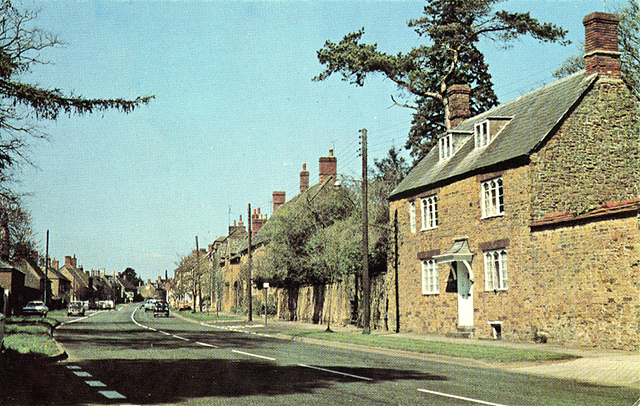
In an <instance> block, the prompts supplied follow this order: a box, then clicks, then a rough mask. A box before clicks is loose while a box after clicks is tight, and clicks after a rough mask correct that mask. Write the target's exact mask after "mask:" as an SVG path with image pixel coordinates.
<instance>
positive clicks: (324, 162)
mask: <svg viewBox="0 0 640 406" xmlns="http://www.w3.org/2000/svg"><path fill="white" fill-rule="evenodd" d="M319 166H320V171H319V173H320V183H323V182H324V181H325V179H327V178H328V177H330V176H333V181H332V182H331V184H332V185H333V184H334V183H335V181H336V180H337V179H336V177H337V175H338V158H336V157H335V156H333V150H332V149H330V150H329V156H326V157H320V160H319Z"/></svg>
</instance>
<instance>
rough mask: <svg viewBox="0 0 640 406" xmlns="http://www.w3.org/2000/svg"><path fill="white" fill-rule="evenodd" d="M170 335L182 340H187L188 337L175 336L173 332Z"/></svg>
mask: <svg viewBox="0 0 640 406" xmlns="http://www.w3.org/2000/svg"><path fill="white" fill-rule="evenodd" d="M171 337H173V338H177V339H178V340H182V341H189V339H188V338H184V337H180V336H177V335H175V334H171Z"/></svg>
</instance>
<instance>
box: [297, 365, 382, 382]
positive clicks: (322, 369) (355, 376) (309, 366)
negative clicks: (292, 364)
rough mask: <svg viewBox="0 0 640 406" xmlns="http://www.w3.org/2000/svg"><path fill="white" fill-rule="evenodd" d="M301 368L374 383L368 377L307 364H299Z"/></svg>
mask: <svg viewBox="0 0 640 406" xmlns="http://www.w3.org/2000/svg"><path fill="white" fill-rule="evenodd" d="M298 366H299V367H304V368H311V369H316V370H318V371H323V372H328V373H330V374H336V375H343V376H348V377H351V378H357V379H362V380H364V381H373V379H372V378H367V377H366V376H359V375H353V374H347V373H346V372H340V371H333V370H331V369H326V368H320V367H314V366H312V365H306V364H298Z"/></svg>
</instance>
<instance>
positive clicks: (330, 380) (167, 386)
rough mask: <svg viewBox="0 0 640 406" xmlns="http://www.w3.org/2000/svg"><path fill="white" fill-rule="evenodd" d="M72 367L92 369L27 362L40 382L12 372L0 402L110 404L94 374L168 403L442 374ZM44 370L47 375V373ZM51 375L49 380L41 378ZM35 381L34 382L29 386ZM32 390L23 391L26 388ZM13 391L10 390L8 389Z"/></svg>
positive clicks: (124, 362)
mask: <svg viewBox="0 0 640 406" xmlns="http://www.w3.org/2000/svg"><path fill="white" fill-rule="evenodd" d="M73 365H74V367H78V368H79V370H82V371H85V372H87V373H89V374H90V375H91V377H90V378H82V377H79V376H76V375H75V374H74V373H73V370H70V369H68V368H66V367H65V366H64V364H58V365H51V366H49V367H45V368H44V369H42V368H41V367H38V366H37V365H31V366H30V367H29V368H32V369H33V370H31V371H27V372H25V371H22V372H21V371H18V370H15V371H14V373H16V374H24V373H26V374H27V375H28V376H25V377H24V379H27V380H29V379H31V380H34V379H40V382H39V383H37V384H36V383H33V382H32V383H31V385H32V386H31V387H29V385H30V384H29V382H28V381H22V382H19V381H20V380H21V378H19V377H17V376H14V378H13V384H10V385H2V383H1V382H0V389H1V390H2V395H1V396H0V401H1V402H0V403H2V404H16V405H17V404H42V405H53V404H56V405H62V404H64V405H76V404H87V403H89V404H113V403H122V402H123V400H122V399H121V400H119V401H118V402H115V401H110V400H109V399H107V398H105V397H104V396H102V395H100V394H99V393H98V390H96V389H93V388H89V386H88V384H86V383H84V380H99V381H100V382H102V383H104V384H105V385H106V389H107V390H115V391H117V392H118V393H120V394H122V395H124V396H125V397H126V402H125V403H134V404H147V405H151V404H167V403H180V402H185V401H189V400H192V401H196V402H197V399H199V398H220V399H223V398H241V397H251V396H258V397H262V396H283V395H305V394H306V395H309V394H313V393H314V392H315V391H318V390H322V389H332V388H334V386H336V385H342V384H349V383H352V382H360V383H363V384H365V385H368V384H373V383H379V382H384V381H399V380H419V381H428V380H436V381H443V380H446V378H445V377H444V376H439V375H431V374H428V373H422V372H416V371H406V370H398V369H390V368H361V367H345V366H343V365H336V366H322V367H323V368H326V369H331V370H335V371H339V372H342V373H344V374H350V375H356V376H362V377H367V378H370V379H371V381H367V380H362V379H359V378H356V377H351V376H346V375H340V374H332V373H328V372H324V371H319V370H316V369H311V368H307V367H303V366H299V365H284V366H283V365H277V364H275V363H271V362H262V361H250V360H233V359H176V360H149V359H145V360H129V359H113V360H112V359H102V360H90V361H82V362H75V363H73ZM48 375H51V376H52V377H51V378H49V377H48ZM42 380H50V381H51V384H52V385H53V386H50V385H48V384H46V383H43V381H42ZM33 385H35V386H33ZM29 390H30V391H31V392H30V393H29V394H26V393H25V391H29ZM12 391H15V392H16V393H14V394H13V395H12V393H11V392H12Z"/></svg>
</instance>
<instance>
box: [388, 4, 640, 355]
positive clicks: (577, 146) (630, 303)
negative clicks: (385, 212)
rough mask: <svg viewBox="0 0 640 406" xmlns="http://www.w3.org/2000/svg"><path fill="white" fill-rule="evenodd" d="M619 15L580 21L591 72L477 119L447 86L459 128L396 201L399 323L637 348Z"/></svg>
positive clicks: (633, 109)
mask: <svg viewBox="0 0 640 406" xmlns="http://www.w3.org/2000/svg"><path fill="white" fill-rule="evenodd" d="M618 21H619V20H618V17H617V16H615V15H611V14H605V13H592V14H589V15H588V16H586V17H585V18H584V21H583V23H584V26H585V34H586V35H585V42H586V55H585V57H584V58H585V66H586V68H585V70H582V71H580V72H578V73H575V74H573V75H571V76H569V77H566V78H563V79H561V80H558V81H556V82H553V83H551V84H549V85H546V86H544V87H542V88H539V89H537V90H534V91H532V92H530V93H528V94H526V95H524V96H521V97H519V98H517V99H515V100H513V101H511V102H508V103H505V104H503V105H500V106H498V107H496V108H493V109H492V110H489V111H487V112H485V113H482V114H480V115H478V116H475V117H466V116H468V111H469V108H468V100H469V88H468V87H467V86H452V87H451V89H450V96H449V100H450V104H451V112H452V117H451V118H452V122H453V124H454V125H453V126H452V130H451V131H449V132H447V133H445V134H442V135H441V137H440V138H439V140H438V144H437V145H436V146H435V147H434V148H433V149H432V150H431V151H430V152H429V154H428V155H427V156H425V158H424V159H422V160H421V161H420V162H419V163H418V164H417V165H416V167H414V168H413V169H412V171H411V172H410V173H409V174H408V175H407V177H406V178H405V179H404V180H403V181H402V182H401V183H400V184H399V185H398V187H397V188H396V189H395V190H394V191H393V192H392V194H391V196H390V197H389V200H390V209H391V217H392V218H393V217H394V214H395V212H397V215H398V222H399V233H398V235H399V246H400V248H399V250H398V263H399V266H398V275H399V276H398V285H397V286H398V294H397V297H398V298H399V300H398V301H397V302H396V300H395V297H396V295H395V294H392V293H391V292H390V294H389V303H390V309H391V308H394V307H395V306H398V308H399V314H400V326H401V330H405V331H416V332H425V333H426V332H431V333H442V334H461V335H466V336H469V335H470V336H474V337H481V338H491V337H493V338H500V337H502V338H506V339H511V340H534V339H538V340H543V341H545V340H547V339H548V340H549V341H550V342H557V343H564V344H567V345H575V346H594V347H601V348H619V349H638V348H640V315H639V309H640V275H639V273H640V272H639V271H640V232H639V216H638V213H639V207H640V199H638V196H639V180H640V177H639V176H640V132H639V128H638V103H637V101H636V100H635V99H634V98H633V96H632V94H631V92H630V89H629V88H628V87H627V86H626V85H625V83H624V82H623V81H622V80H621V73H620V53H619V52H618V48H617V24H618ZM393 278H394V276H393V275H392V274H391V273H389V275H388V279H389V283H388V286H394V284H395V281H394V280H393ZM389 314H390V318H391V319H395V313H394V312H392V311H390V312H389ZM393 321H394V322H395V320H393Z"/></svg>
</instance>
